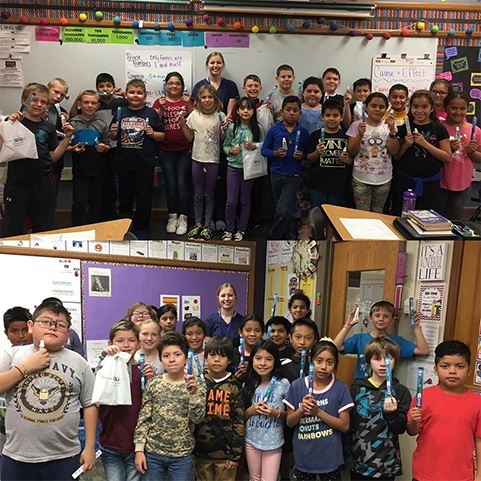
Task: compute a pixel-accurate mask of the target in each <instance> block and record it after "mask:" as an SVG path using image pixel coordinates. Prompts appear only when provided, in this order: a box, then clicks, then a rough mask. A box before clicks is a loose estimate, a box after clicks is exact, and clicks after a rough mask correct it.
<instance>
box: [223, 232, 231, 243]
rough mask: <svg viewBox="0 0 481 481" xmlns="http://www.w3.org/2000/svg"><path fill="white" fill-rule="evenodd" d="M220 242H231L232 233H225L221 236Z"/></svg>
mask: <svg viewBox="0 0 481 481" xmlns="http://www.w3.org/2000/svg"><path fill="white" fill-rule="evenodd" d="M221 239H222V240H225V241H231V240H232V233H231V232H227V231H225V232H224V234H223V236H222V237H221Z"/></svg>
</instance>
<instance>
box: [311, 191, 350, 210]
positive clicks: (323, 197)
mask: <svg viewBox="0 0 481 481" xmlns="http://www.w3.org/2000/svg"><path fill="white" fill-rule="evenodd" d="M344 197H345V196H344V192H324V191H322V190H316V189H312V188H311V209H312V208H313V207H321V205H322V204H331V205H339V206H341V207H342V206H344Z"/></svg>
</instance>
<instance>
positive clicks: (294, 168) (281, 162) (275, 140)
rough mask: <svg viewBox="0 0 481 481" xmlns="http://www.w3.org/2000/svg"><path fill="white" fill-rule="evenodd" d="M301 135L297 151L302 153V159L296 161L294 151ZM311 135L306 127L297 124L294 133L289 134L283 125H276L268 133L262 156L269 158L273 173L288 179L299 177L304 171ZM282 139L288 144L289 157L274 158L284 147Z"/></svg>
mask: <svg viewBox="0 0 481 481" xmlns="http://www.w3.org/2000/svg"><path fill="white" fill-rule="evenodd" d="M298 131H299V132H300V134H299V142H298V145H297V149H298V150H300V151H302V159H300V160H297V159H294V157H293V155H294V151H295V149H296V140H297V132H298ZM308 138H309V133H308V132H307V130H306V129H305V128H304V127H301V126H300V125H299V124H296V127H295V128H294V129H293V131H292V132H288V131H287V129H286V127H285V126H284V124H283V123H281V124H276V125H274V126H273V127H271V128H270V129H269V132H267V135H266V138H265V139H264V143H263V144H262V149H261V154H262V155H263V156H264V157H269V159H270V161H271V172H274V173H275V174H279V175H285V176H288V177H294V176H296V175H297V176H299V175H301V174H302V171H303V170H304V168H303V164H302V161H303V160H304V159H305V158H306V155H307V139H308ZM282 139H286V142H287V155H286V156H285V157H274V151H275V150H277V149H280V148H281V147H282Z"/></svg>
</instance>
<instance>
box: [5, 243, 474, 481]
mask: <svg viewBox="0 0 481 481" xmlns="http://www.w3.org/2000/svg"><path fill="white" fill-rule="evenodd" d="M162 242H164V243H165V245H163V246H162V245H158V244H162ZM299 242H300V241H299ZM132 243H133V244H132ZM104 244H105V245H103V247H104V249H105V252H107V253H106V254H98V249H97V250H95V249H94V248H93V246H92V249H91V250H89V249H88V248H86V247H85V246H83V251H79V248H78V247H77V248H76V250H70V251H66V252H61V251H58V250H52V249H50V250H48V249H38V248H37V249H34V248H25V247H23V248H22V247H14V246H3V247H0V261H1V264H2V270H4V269H6V270H7V271H9V272H10V275H9V276H8V277H7V276H3V277H2V281H1V290H2V292H3V293H5V295H4V296H2V301H1V304H0V307H1V309H0V310H1V311H2V312H5V310H6V309H8V308H9V307H11V306H12V305H16V304H19V305H24V306H26V307H28V308H29V309H31V310H33V309H34V307H35V306H36V305H38V303H39V302H40V301H41V300H42V299H43V298H45V297H47V296H49V295H54V296H55V297H59V298H62V299H63V300H64V303H65V306H66V307H67V308H68V310H69V311H70V312H71V313H72V316H73V320H75V321H74V324H73V326H75V329H76V331H77V332H78V333H79V335H80V337H81V339H82V340H83V342H84V348H85V352H86V353H87V358H88V360H89V364H90V365H95V364H96V361H95V360H94V358H95V357H96V356H98V353H99V349H100V350H101V349H103V348H104V347H105V342H106V336H107V335H108V326H109V325H110V324H111V323H112V322H113V320H114V319H116V318H118V317H121V316H123V314H124V313H125V311H126V308H127V306H128V305H130V304H132V303H133V302H135V301H137V300H142V301H144V302H147V303H149V304H150V303H155V305H160V304H162V303H163V302H174V303H176V304H177V305H179V306H180V305H182V306H187V309H185V308H182V309H180V308H179V322H178V324H177V329H180V328H181V326H182V324H183V322H185V320H186V319H188V316H186V314H187V313H189V309H188V308H189V307H192V306H194V305H197V306H198V309H199V310H198V311H196V312H199V313H200V315H201V317H202V318H205V317H206V316H207V315H208V314H209V313H210V312H215V311H216V309H218V305H217V301H216V297H215V291H216V289H217V286H218V285H221V284H222V283H223V282H224V281H228V282H230V283H233V285H235V286H236V290H237V294H238V300H237V302H236V309H238V312H240V313H243V312H257V313H258V314H260V315H261V316H262V317H263V318H264V319H266V320H267V319H269V318H270V317H271V315H272V313H273V312H275V314H276V315H284V316H287V317H289V309H288V305H287V303H288V300H289V297H290V295H291V293H292V292H296V289H300V290H301V291H302V292H303V293H305V294H306V295H307V297H308V298H309V299H310V300H311V309H312V314H311V316H312V317H311V318H312V319H313V320H314V322H315V323H316V324H317V326H318V329H319V332H320V333H321V336H322V335H327V336H329V337H330V338H332V339H334V338H335V337H336V334H337V333H338V332H339V331H340V330H342V326H343V325H344V323H345V319H347V317H348V315H349V313H350V312H351V311H352V310H353V309H354V307H355V306H356V305H360V306H361V310H360V317H361V323H360V324H359V325H358V326H356V327H355V328H354V329H353V332H352V333H353V334H358V333H360V334H362V333H363V332H367V331H368V330H369V322H368V314H369V309H370V306H372V304H373V303H374V302H376V301H377V300H378V299H386V300H389V301H391V302H392V303H393V304H394V305H395V306H396V309H397V312H398V313H397V315H396V320H395V323H394V325H393V329H392V332H394V333H396V334H398V335H402V336H403V337H405V338H406V339H408V340H410V339H413V332H412V327H410V325H409V308H408V306H407V302H408V300H409V298H413V299H414V300H415V303H416V305H417V306H418V309H420V310H421V313H422V320H421V326H422V329H423V333H424V335H425V337H426V340H427V342H428V345H429V349H430V354H429V356H420V357H418V358H417V359H414V360H407V361H402V362H401V363H400V365H399V367H398V369H396V377H397V378H399V379H400V380H401V382H402V383H403V384H405V385H406V386H407V387H408V388H409V389H410V390H411V392H415V391H416V372H417V369H418V368H419V367H422V368H423V369H424V373H425V387H428V386H430V385H433V384H436V377H435V374H434V372H433V368H432V366H433V360H434V358H433V354H432V352H433V350H434V347H435V346H436V345H437V344H438V343H439V342H441V340H443V339H451V338H456V339H460V340H462V341H464V342H466V343H467V344H468V345H469V346H470V348H471V351H472V353H473V359H472V361H471V367H470V372H471V377H470V378H469V379H468V381H467V383H468V386H469V387H470V389H472V390H474V391H475V392H476V391H477V390H480V389H481V378H479V376H478V364H479V360H478V359H479V346H478V338H479V317H480V315H481V311H480V309H481V301H480V299H479V292H481V289H479V282H480V280H481V274H480V269H479V265H480V262H481V257H480V256H481V250H480V243H479V242H473V241H471V242H469V241H465V242H463V241H439V240H432V241H427V240H426V241H421V242H419V241H407V242H406V241H377V242H376V241H355V242H334V243H333V242H319V243H317V245H316V246H313V247H311V253H318V254H319V259H318V261H317V262H316V269H315V271H314V273H313V275H312V276H307V277H306V276H304V275H302V273H303V271H302V267H301V266H299V265H297V264H296V263H293V262H292V260H291V258H292V256H293V252H294V250H295V249H296V243H290V242H287V241H280V242H279V241H268V243H267V245H266V250H265V253H264V252H263V253H262V256H260V257H259V256H256V255H255V250H257V249H258V248H259V246H258V245H257V246H256V245H255V244H254V243H249V242H246V244H247V246H248V249H249V252H244V253H243V256H242V259H246V261H244V260H242V261H241V264H237V262H238V261H236V260H235V257H236V255H235V254H234V260H232V263H231V264H230V265H229V264H226V263H225V258H226V257H227V256H225V254H224V256H220V257H218V258H217V260H218V262H213V258H212V257H211V262H207V263H204V262H199V260H196V258H195V256H191V255H190V253H191V252H192V251H191V249H192V248H193V247H192V246H188V245H185V246H180V245H177V246H176V247H175V248H176V250H177V252H178V254H176V255H175V256H174V255H173V253H172V252H170V254H169V253H168V252H169V251H170V250H171V249H169V247H168V246H167V241H150V242H149V245H147V243H144V242H142V241H130V242H128V243H123V244H130V251H125V250H124V251H123V254H112V253H111V252H113V251H112V250H111V249H108V248H107V247H108V246H107V245H108V244H110V243H109V242H106V243H104ZM112 244H119V243H112ZM191 244H193V243H191ZM207 245H210V244H207ZM214 245H215V244H214ZM154 246H155V247H157V249H156V250H152V248H153V247H154ZM117 248H118V246H117ZM142 248H143V249H145V251H144V253H142V252H141V250H142ZM217 248H218V249H221V248H224V246H222V244H220V245H219V244H217ZM96 252H97V253H96ZM117 252H119V253H120V252H121V251H120V250H118V251H117ZM128 252H130V255H128ZM141 254H142V255H141ZM197 259H201V256H200V253H199V256H198V257H197ZM205 259H207V257H205ZM222 259H224V261H222ZM239 259H240V258H239ZM219 261H221V262H219ZM243 262H247V264H244V263H243ZM257 264H262V265H261V266H258V265H257ZM433 265H436V266H437V269H436V270H430V271H429V272H427V271H426V266H433ZM165 269H167V271H165ZM166 273H168V274H167V275H166ZM254 273H255V274H254ZM102 276H103V277H104V279H108V280H107V281H106V282H104V283H103V289H102V290H101V292H99V291H98V290H97V289H96V288H95V287H94V279H95V277H102ZM182 276H187V279H192V281H187V282H186V281H185V277H182ZM209 276H210V277H209ZM196 281H198V282H196ZM19 284H22V285H23V286H24V289H18V287H17V286H18V285H19ZM341 286H346V287H345V288H344V289H343V288H341ZM473 294H474V296H475V297H474V298H473ZM163 299H164V300H163ZM195 300H197V304H194V302H195ZM438 304H439V306H440V307H439V309H438V308H437V307H436V306H437V305H438ZM191 312H192V311H191ZM6 343H7V340H6V338H5V337H3V335H2V340H1V346H2V350H3V349H5V348H6V346H7V344H6ZM474 353H476V355H474ZM92 356H93V357H92ZM354 370H355V359H353V358H351V357H350V356H341V359H340V364H339V367H338V369H337V374H336V377H337V378H338V379H340V380H342V381H345V382H346V383H347V384H350V383H351V382H352V379H353V377H354ZM400 441H401V452H402V461H403V466H404V475H403V476H399V479H406V480H407V479H411V460H410V457H411V453H412V451H413V449H414V447H415V444H414V438H412V437H410V436H408V435H407V434H404V435H402V436H401V437H400ZM92 476H93V477H92V478H88V477H87V479H93V480H96V481H97V480H101V479H105V478H103V474H102V470H101V468H100V466H99V467H97V468H96V469H95V472H94V473H92ZM96 476H100V477H96Z"/></svg>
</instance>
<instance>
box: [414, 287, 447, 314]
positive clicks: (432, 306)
mask: <svg viewBox="0 0 481 481" xmlns="http://www.w3.org/2000/svg"><path fill="white" fill-rule="evenodd" d="M444 291H445V285H444V284H424V285H421V287H420V288H419V300H418V311H419V313H420V318H421V321H438V322H440V321H441V312H442V307H443V302H444Z"/></svg>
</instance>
